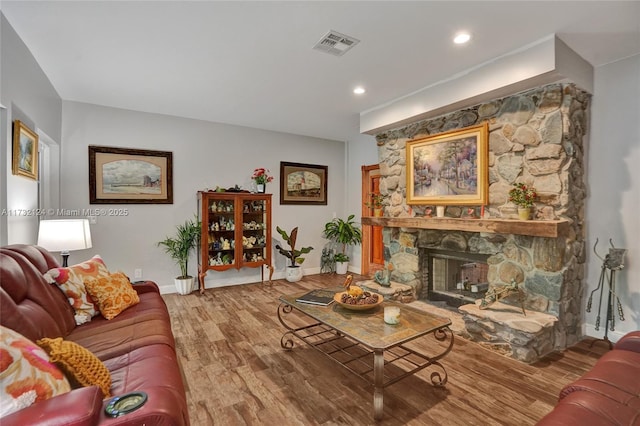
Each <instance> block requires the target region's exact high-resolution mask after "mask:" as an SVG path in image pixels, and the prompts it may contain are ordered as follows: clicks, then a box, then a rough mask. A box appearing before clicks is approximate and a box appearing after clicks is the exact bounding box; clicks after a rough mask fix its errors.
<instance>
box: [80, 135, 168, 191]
mask: <svg viewBox="0 0 640 426" xmlns="http://www.w3.org/2000/svg"><path fill="white" fill-rule="evenodd" d="M172 161H173V154H172V153H171V152H168V151H152V150H144V149H128V148H113V147H106V146H94V145H90V146H89V201H90V203H91V204H173V170H172V168H173V164H172Z"/></svg>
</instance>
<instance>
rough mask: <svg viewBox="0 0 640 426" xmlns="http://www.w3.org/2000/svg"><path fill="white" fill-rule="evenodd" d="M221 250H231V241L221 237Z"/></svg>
mask: <svg viewBox="0 0 640 426" xmlns="http://www.w3.org/2000/svg"><path fill="white" fill-rule="evenodd" d="M222 250H231V243H229V240H228V239H226V238H222Z"/></svg>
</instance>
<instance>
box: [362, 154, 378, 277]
mask: <svg viewBox="0 0 640 426" xmlns="http://www.w3.org/2000/svg"><path fill="white" fill-rule="evenodd" d="M361 170H362V192H361V193H362V202H361V205H362V216H371V209H370V208H369V207H367V205H366V203H367V201H368V200H369V199H370V197H369V194H370V193H371V192H370V191H369V181H370V179H371V176H372V175H375V174H379V173H380V164H371V165H368V166H362V167H361ZM371 234H372V226H371V225H362V250H361V256H362V258H361V260H360V262H361V265H362V268H361V273H362V275H369V274H372V273H373V272H375V271H377V270H378V269H380V268H377V267H372V265H371V262H370V261H369V257H370V255H371Z"/></svg>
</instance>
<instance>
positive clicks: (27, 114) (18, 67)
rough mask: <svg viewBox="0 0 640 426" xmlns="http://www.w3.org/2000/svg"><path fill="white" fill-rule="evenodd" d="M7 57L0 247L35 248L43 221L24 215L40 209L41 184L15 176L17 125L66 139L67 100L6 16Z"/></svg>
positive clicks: (0, 139) (1, 40)
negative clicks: (14, 133) (63, 135)
mask: <svg viewBox="0 0 640 426" xmlns="http://www.w3.org/2000/svg"><path fill="white" fill-rule="evenodd" d="M0 32H1V37H0V46H1V49H0V51H1V53H2V55H1V56H2V61H1V63H0V64H1V69H0V71H1V72H0V84H1V86H2V91H1V92H0V93H1V97H0V103H2V105H4V106H5V107H6V110H4V109H3V110H0V114H1V121H0V124H1V125H2V127H1V130H0V158H2V160H0V161H2V167H0V210H1V211H2V212H3V213H6V214H2V215H0V244H1V245H5V244H13V243H35V242H36V238H37V230H38V218H37V217H36V216H28V215H23V214H20V213H19V212H29V211H34V210H35V209H36V208H37V207H38V184H37V182H36V181H34V180H32V179H28V178H25V177H22V176H14V175H13V174H12V172H11V153H12V137H11V135H12V123H13V121H14V120H20V121H22V122H24V123H25V124H26V125H27V126H28V127H29V128H30V129H31V130H34V131H36V132H38V133H40V132H44V133H46V134H47V135H48V136H49V138H50V139H49V141H50V142H51V143H55V142H57V141H59V140H60V134H61V114H62V101H61V99H60V97H59V96H58V93H57V92H56V90H55V89H54V88H53V86H52V85H51V82H50V81H49V79H48V78H47V76H46V75H45V74H44V72H43V71H42V69H41V68H40V66H39V65H38V63H37V62H36V61H35V59H34V58H33V56H32V55H31V52H29V49H27V47H26V46H25V45H24V43H23V42H22V40H21V39H20V37H19V36H18V35H17V34H16V32H15V31H14V30H13V28H12V27H11V25H10V24H9V22H7V20H6V19H5V17H4V15H1V14H0Z"/></svg>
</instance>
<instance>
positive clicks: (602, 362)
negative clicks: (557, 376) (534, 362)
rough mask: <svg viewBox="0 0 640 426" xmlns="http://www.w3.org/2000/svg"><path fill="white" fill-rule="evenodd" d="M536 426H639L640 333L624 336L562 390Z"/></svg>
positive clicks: (634, 332) (635, 332)
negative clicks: (554, 405) (592, 365)
mask: <svg viewBox="0 0 640 426" xmlns="http://www.w3.org/2000/svg"><path fill="white" fill-rule="evenodd" d="M538 425H539V426H574V425H575V426H578V425H580V426H583V425H589V426H600V425H602V426H605V425H607V426H613V425H618V426H623V425H624V426H640V331H632V332H630V333H627V334H626V335H625V336H623V337H622V339H620V340H619V341H618V342H617V343H616V344H615V346H614V347H613V349H612V350H611V351H609V352H607V353H606V354H605V355H603V356H602V357H601V358H600V359H599V360H598V362H596V365H594V367H593V368H592V369H591V370H590V371H589V372H587V373H585V374H584V375H583V376H582V377H581V378H580V379H578V380H576V381H575V382H573V383H571V384H569V385H567V386H565V387H564V388H563V389H562V391H561V392H560V400H559V401H558V404H557V405H556V407H555V408H554V409H553V411H551V412H550V413H549V414H547V415H546V416H545V417H543V418H542V420H540V422H539V423H538Z"/></svg>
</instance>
